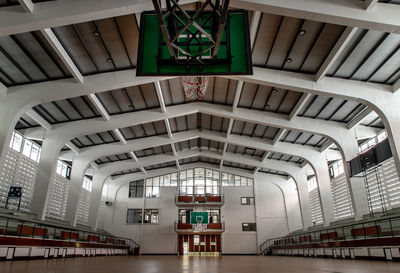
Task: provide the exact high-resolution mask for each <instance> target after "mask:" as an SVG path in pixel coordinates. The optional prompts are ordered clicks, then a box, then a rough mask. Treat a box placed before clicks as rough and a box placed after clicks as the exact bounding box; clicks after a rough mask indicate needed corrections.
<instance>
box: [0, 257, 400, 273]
mask: <svg viewBox="0 0 400 273" xmlns="http://www.w3.org/2000/svg"><path fill="white" fill-rule="evenodd" d="M0 272H2V273H3V272H7V273H8V272H13V273H28V272H29V273H30V272H34V273H47V272H52V273H54V272H57V273H63V272H74V273H84V272H85V273H88V272H89V273H95V272H96V273H103V272H104V273H113V272H141V273H147V272H151V273H156V272H168V273H172V272H173V273H202V272H207V273H209V272H218V273H224V272H227V273H241V272H245V273H258V272H263V273H266V272H274V273H280V272H296V273H297V272H298V273H302V272H304V273H306V272H307V273H314V272H318V273H321V272H328V273H329V272H331V273H344V272H352V273H358V272H360V273H361V272H362V273H369V272H371V273H376V272H385V273H392V272H400V266H399V263H397V262H385V261H364V260H357V261H355V260H336V259H317V258H302V257H263V256H222V257H188V256H114V257H106V256H103V257H87V258H67V259H49V260H31V261H12V262H11V261H10V262H9V261H6V262H0Z"/></svg>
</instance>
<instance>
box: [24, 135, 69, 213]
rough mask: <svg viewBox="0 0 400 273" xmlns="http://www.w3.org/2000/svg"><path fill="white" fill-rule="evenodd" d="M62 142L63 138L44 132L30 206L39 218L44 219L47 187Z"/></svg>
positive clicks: (47, 197) (51, 177)
mask: <svg viewBox="0 0 400 273" xmlns="http://www.w3.org/2000/svg"><path fill="white" fill-rule="evenodd" d="M64 144H65V141H64V140H63V139H60V138H59V137H57V136H56V135H53V134H51V133H50V132H48V133H47V134H46V136H45V138H44V141H43V144H42V152H41V156H40V162H39V167H38V171H37V175H36V179H35V190H34V192H33V199H32V207H31V212H32V213H35V214H36V217H37V218H38V219H40V220H45V217H46V210H47V203H48V199H49V189H50V185H51V183H53V179H54V174H55V172H56V168H57V159H58V155H59V153H60V151H61V148H62V147H63V145H64Z"/></svg>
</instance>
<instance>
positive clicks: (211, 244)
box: [178, 234, 221, 255]
mask: <svg viewBox="0 0 400 273" xmlns="http://www.w3.org/2000/svg"><path fill="white" fill-rule="evenodd" d="M178 236H179V238H178V252H179V254H180V255H183V254H187V252H189V253H190V252H197V253H200V252H221V235H219V234H203V235H194V234H181V235H178Z"/></svg>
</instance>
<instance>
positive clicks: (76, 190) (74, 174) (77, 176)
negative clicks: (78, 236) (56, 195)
mask: <svg viewBox="0 0 400 273" xmlns="http://www.w3.org/2000/svg"><path fill="white" fill-rule="evenodd" d="M89 163H90V161H88V160H87V159H86V158H85V157H82V156H79V155H77V156H76V157H75V158H74V161H73V162H72V168H71V179H70V182H69V189H68V199H67V210H66V213H65V221H67V222H69V223H70V225H71V226H73V227H75V226H76V219H77V216H78V206H79V197H80V195H81V191H82V183H83V177H84V175H85V171H86V168H87V167H88V165H89Z"/></svg>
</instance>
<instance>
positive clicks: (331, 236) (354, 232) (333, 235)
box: [274, 226, 382, 245]
mask: <svg viewBox="0 0 400 273" xmlns="http://www.w3.org/2000/svg"><path fill="white" fill-rule="evenodd" d="M380 233H382V231H381V227H380V226H371V227H365V228H353V229H351V236H353V237H358V236H371V235H378V234H380ZM338 238H339V236H338V233H337V232H336V231H335V232H328V233H322V234H320V240H321V241H324V240H337V239H338ZM299 241H300V243H306V242H311V235H305V236H301V237H299ZM281 244H294V239H293V238H285V239H281V240H274V245H281Z"/></svg>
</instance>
